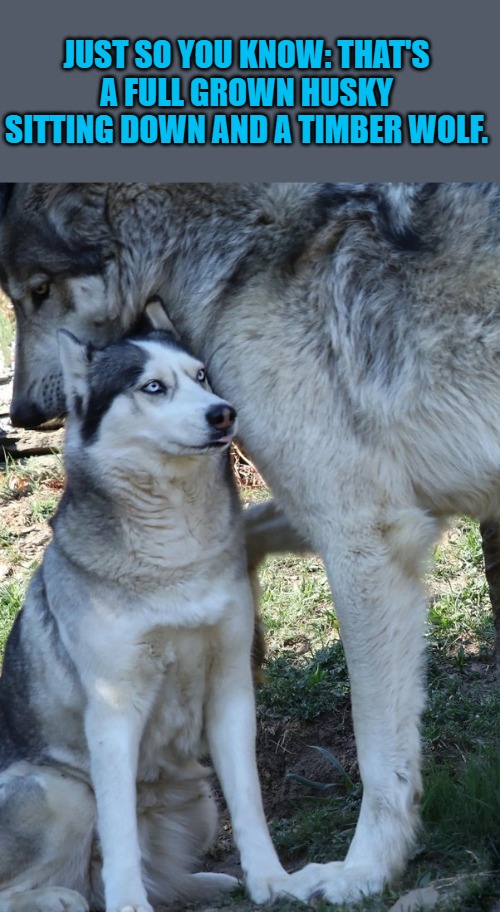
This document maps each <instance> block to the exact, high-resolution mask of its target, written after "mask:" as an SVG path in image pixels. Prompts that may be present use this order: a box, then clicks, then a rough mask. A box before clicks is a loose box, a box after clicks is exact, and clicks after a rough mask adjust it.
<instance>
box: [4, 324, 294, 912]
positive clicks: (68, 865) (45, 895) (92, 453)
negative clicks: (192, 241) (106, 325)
mask: <svg viewBox="0 0 500 912" xmlns="http://www.w3.org/2000/svg"><path fill="white" fill-rule="evenodd" d="M59 339H60V360H61V367H62V377H63V380H62V388H63V391H64V394H65V396H66V402H67V411H68V416H69V417H68V423H67V436H66V443H65V466H66V485H65V490H64V494H63V497H62V499H61V502H60V504H59V507H58V509H57V512H56V515H55V518H54V519H53V533H54V534H53V540H52V542H51V543H50V544H49V546H48V548H47V550H46V552H45V555H44V558H43V561H42V564H41V565H40V567H39V569H38V570H37V571H36V573H35V575H34V577H33V580H32V582H31V585H30V588H29V591H28V595H27V598H26V602H25V604H24V606H23V608H22V610H21V612H20V614H19V616H18V618H17V619H16V622H15V624H14V627H13V630H12V632H11V635H10V638H9V640H8V644H7V649H6V655H5V664H4V669H3V674H2V677H1V679H0V730H1V738H0V770H1V772H0V910H1V912H54V910H56V912H57V910H60V909H62V910H66V912H83V910H86V909H88V908H89V907H90V908H92V909H104V908H106V909H107V910H108V912H111V910H113V912H120V910H121V912H131V910H132V912H150V910H151V907H152V904H155V903H165V902H168V901H170V900H172V899H175V898H182V899H183V900H195V899H201V898H205V899H206V898H209V899H210V898H212V897H214V896H216V895H217V894H219V893H224V892H227V891H228V890H231V889H233V888H234V886H235V885H237V881H236V880H235V878H233V877H230V876H227V875H224V874H211V873H192V871H193V868H194V866H195V865H196V862H197V860H199V857H200V855H201V854H202V853H203V852H204V851H205V850H206V849H207V847H208V846H209V845H210V843H211V841H212V840H213V838H214V834H215V828H216V820H217V812H216V806H215V802H214V799H213V797H212V795H211V793H210V790H209V787H208V784H207V774H208V770H207V768H206V767H204V766H202V765H201V763H200V757H201V756H202V755H203V754H204V752H205V750H206V749H208V751H209V754H210V756H211V758H212V761H213V764H214V767H215V769H216V771H217V773H218V775H219V778H220V782H221V785H222V789H223V791H224V793H225V796H226V799H227V803H228V807H229V809H230V813H231V817H232V823H233V831H234V837H235V841H236V844H237V846H238V847H239V849H240V853H241V862H242V868H243V871H244V874H245V879H246V885H247V888H248V891H249V893H250V896H251V897H252V898H253V899H254V900H255V901H257V902H264V901H266V900H268V899H272V898H274V897H275V896H277V895H280V894H282V893H287V894H290V895H293V894H294V887H293V883H294V880H293V878H292V877H291V876H290V875H288V874H286V872H285V871H284V869H283V868H282V866H281V864H280V862H279V860H278V857H277V855H276V852H275V850H274V847H273V844H272V842H271V838H270V836H269V832H268V829H267V826H266V823H265V819H264V812H263V808H262V801H261V795H260V788H259V782H258V776H257V769H256V760H255V746H254V740H255V709H254V695H253V684H252V672H251V662H250V649H251V643H252V636H253V596H252V590H251V588H250V585H249V580H248V576H247V572H246V564H245V553H244V543H243V538H242V529H241V522H240V510H239V506H238V501H237V493H236V491H235V487H234V485H233V483H232V476H231V470H230V465H229V461H228V452H227V451H228V446H229V443H230V441H231V439H232V437H233V434H234V432H235V429H236V414H235V411H234V409H233V408H232V406H231V405H229V403H228V402H226V401H224V400H223V399H221V398H219V397H218V396H216V395H214V394H213V393H212V392H211V390H210V388H209V386H208V382H207V376H206V371H205V368H204V366H203V364H202V363H201V362H200V361H199V360H198V359H195V358H193V357H192V356H191V355H189V354H188V353H187V352H186V351H185V350H184V349H183V348H182V347H181V346H180V345H179V344H178V343H177V342H175V341H174V340H173V338H172V336H171V335H169V334H167V333H165V332H163V331H157V332H152V333H149V334H148V335H146V336H144V337H136V338H132V340H130V341H128V340H127V341H124V342H118V343H115V344H112V345H110V346H108V347H105V348H95V347H93V346H92V345H83V344H81V343H80V342H79V341H78V340H76V338H75V337H74V336H73V335H71V334H68V333H67V332H66V331H64V330H62V331H61V332H60V334H59ZM205 745H206V747H205ZM295 879H297V877H296V875H295Z"/></svg>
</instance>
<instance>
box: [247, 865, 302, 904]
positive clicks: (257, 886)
mask: <svg viewBox="0 0 500 912" xmlns="http://www.w3.org/2000/svg"><path fill="white" fill-rule="evenodd" d="M245 886H246V888H247V891H248V893H249V895H250V898H251V899H252V900H253V902H255V903H258V904H259V905H262V904H263V903H269V902H274V900H275V899H278V898H279V897H282V898H284V897H288V898H293V899H304V898H305V897H303V896H301V895H298V893H296V892H295V891H294V884H293V880H292V875H291V874H287V873H286V871H285V870H283V872H282V873H280V874H270V875H267V876H266V875H259V876H253V877H247V878H246V880H245Z"/></svg>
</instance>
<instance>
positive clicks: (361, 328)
mask: <svg viewBox="0 0 500 912" xmlns="http://www.w3.org/2000/svg"><path fill="white" fill-rule="evenodd" d="M4 209H5V214H4V219H3V229H2V234H1V241H0V262H1V264H2V265H1V270H2V272H1V275H2V281H3V284H4V287H5V288H6V290H7V291H8V293H9V294H10V296H11V297H12V299H13V301H14V306H15V308H16V313H17V321H18V349H17V356H16V357H17V369H16V381H15V392H14V401H13V406H12V414H13V418H14V420H15V421H17V422H18V423H21V424H29V423H33V424H36V423H38V422H39V421H40V420H41V419H43V418H45V417H49V416H50V415H54V414H57V413H58V412H60V411H61V410H62V408H63V402H62V398H61V395H60V390H59V376H60V370H59V362H58V353H57V348H56V345H55V341H54V339H55V329H56V328H57V327H58V326H59V325H64V326H66V327H68V328H69V329H72V328H73V331H75V332H77V333H80V334H81V335H83V336H84V337H85V338H89V339H94V340H95V341H99V340H100V339H102V338H106V339H113V338H117V337H119V336H120V335H121V334H122V333H123V332H124V331H126V330H128V329H129V328H130V327H131V326H133V325H134V323H135V322H136V320H137V319H138V317H139V314H138V306H137V302H138V301H143V300H144V299H145V298H146V297H147V296H148V295H151V294H156V293H159V294H160V295H162V296H163V298H164V299H165V300H166V303H167V307H168V310H169V313H170V316H171V317H172V319H173V322H174V324H175V325H176V327H177V329H178V330H179V332H180V334H181V337H182V338H183V339H185V340H186V341H187V342H188V343H189V345H190V346H191V347H192V349H193V350H194V351H196V352H198V353H200V355H201V356H202V357H203V358H204V359H205V360H206V361H207V363H208V366H209V370H210V373H211V376H212V378H213V382H214V384H215V386H216V388H217V390H218V391H220V392H221V394H222V395H226V396H228V397H229V398H230V400H231V401H232V402H234V403H235V406H236V408H237V409H238V413H239V419H240V432H241V436H242V438H243V441H244V443H245V446H246V448H247V449H248V451H249V452H250V455H251V456H253V458H254V459H255V460H256V462H257V464H258V466H259V468H260V469H261V470H262V471H263V473H264V475H265V477H266V478H267V479H268V481H269V482H270V484H271V486H272V488H273V492H274V494H275V496H276V498H277V501H278V504H279V506H280V507H281V508H282V509H283V510H284V512H285V514H286V516H287V519H288V521H289V523H290V524H291V526H293V527H294V528H295V529H297V530H299V531H300V533H301V534H302V535H303V536H304V538H305V539H307V540H308V541H309V542H310V543H311V545H312V546H313V547H314V548H315V549H316V550H317V551H318V552H319V553H320V554H321V555H322V557H323V558H324V560H325V564H326V567H327V571H328V576H329V579H330V583H331V586H332V592H333V596H334V599H335V605H336V610H337V613H338V616H339V620H340V625H341V631H342V637H343V642H344V646H345V650H346V655H347V661H348V665H349V671H350V676H351V684H352V703H353V717H354V726H355V732H356V739H357V747H358V758H359V764H360V770H361V775H362V778H363V784H364V793H363V802H362V809H361V814H360V819H359V822H358V827H357V830H356V834H355V836H354V839H353V842H352V845H351V847H350V849H349V852H348V855H347V858H346V860H345V861H344V862H339V863H331V864H328V865H325V866H317V865H314V866H311V867H310V868H308V869H306V874H307V876H308V877H309V880H308V881H307V879H306V880H304V878H303V879H302V881H301V889H302V890H303V895H304V898H307V897H308V896H309V895H310V894H311V893H314V892H316V891H318V890H322V891H323V893H324V895H325V896H326V897H327V898H329V899H330V900H332V901H338V902H343V901H345V900H350V899H353V898H356V897H359V895H360V894H362V893H369V892H371V891H373V890H377V889H379V888H380V887H381V885H382V884H383V883H384V882H385V881H386V880H387V879H388V878H390V877H392V876H393V875H394V874H395V873H396V872H397V871H398V870H399V869H400V868H401V867H402V865H403V864H404V861H405V858H406V856H407V853H408V850H409V847H410V845H411V843H412V840H413V837H414V833H415V827H416V823H417V820H418V796H419V793H420V787H421V780H420V746H419V723H420V716H421V711H422V706H423V700H424V689H423V684H422V678H423V674H422V672H423V659H422V630H423V623H424V606H425V597H424V592H423V590H422V586H421V583H420V574H421V568H422V563H423V561H424V559H425V558H426V555H427V554H428V552H429V549H430V546H431V544H432V542H433V541H434V540H435V538H436V535H437V534H438V532H439V530H440V528H441V527H442V524H443V523H444V522H445V521H446V519H447V518H448V516H450V515H452V514H455V513H457V512H466V513H469V514H470V515H472V516H475V517H478V518H479V519H495V518H498V516H499V513H500V486H499V480H500V424H499V421H498V415H499V413H500V188H499V187H498V186H497V185H466V186H458V185H453V184H444V185H423V186H416V185H415V186H413V185H412V186H408V187H405V186H390V185H389V186H386V185H382V186H373V185H367V186H359V187H351V186H330V185H319V186H317V185H309V184H307V185H301V186H295V185H284V186H281V185H278V186H264V185H256V186H240V185H237V186H203V185H196V184H195V185H191V186H189V185H181V186H168V185H167V186H164V185H155V186H147V185H110V186H103V185H85V186H78V185H69V186H36V185H34V186H24V187H15V188H14V189H13V190H12V191H7V192H6V194H5V200H4ZM265 509H266V510H269V509H270V510H271V511H272V510H274V509H275V508H274V507H271V508H269V507H266V508H265ZM273 515H274V517H276V516H277V515H278V514H277V513H276V512H275V513H274V514H273ZM272 518H273V517H272V516H271V519H272ZM271 524H272V523H271ZM277 525H278V527H279V529H280V531H281V533H282V535H283V539H282V540H286V535H287V533H286V528H287V527H286V526H285V525H284V524H283V523H280V522H278V524H277Z"/></svg>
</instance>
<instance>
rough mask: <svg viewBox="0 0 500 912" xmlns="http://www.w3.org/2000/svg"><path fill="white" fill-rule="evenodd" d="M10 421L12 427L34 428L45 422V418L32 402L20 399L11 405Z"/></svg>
mask: <svg viewBox="0 0 500 912" xmlns="http://www.w3.org/2000/svg"><path fill="white" fill-rule="evenodd" d="M10 420H11V422H12V424H13V425H14V427H20V428H36V427H38V425H39V424H42V423H43V422H44V421H46V420H47V417H46V415H44V414H43V412H41V411H40V409H39V408H38V406H36V405H35V404H34V403H33V402H30V401H29V400H26V399H22V400H21V401H20V402H16V403H15V404H14V403H13V404H12V405H11V408H10Z"/></svg>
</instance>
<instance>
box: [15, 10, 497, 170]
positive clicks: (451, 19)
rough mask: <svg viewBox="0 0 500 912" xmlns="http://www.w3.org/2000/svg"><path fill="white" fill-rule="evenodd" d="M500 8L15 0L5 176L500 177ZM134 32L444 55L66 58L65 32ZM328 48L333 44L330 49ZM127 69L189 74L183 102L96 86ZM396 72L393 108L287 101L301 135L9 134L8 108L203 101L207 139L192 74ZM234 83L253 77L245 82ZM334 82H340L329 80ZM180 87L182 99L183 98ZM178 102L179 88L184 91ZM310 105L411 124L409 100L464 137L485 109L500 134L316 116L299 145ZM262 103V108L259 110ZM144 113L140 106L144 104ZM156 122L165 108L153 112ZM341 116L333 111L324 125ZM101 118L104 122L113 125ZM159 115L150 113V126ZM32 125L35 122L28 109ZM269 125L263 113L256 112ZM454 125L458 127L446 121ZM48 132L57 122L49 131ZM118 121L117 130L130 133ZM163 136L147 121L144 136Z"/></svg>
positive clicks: (122, 35) (88, 108)
mask: <svg viewBox="0 0 500 912" xmlns="http://www.w3.org/2000/svg"><path fill="white" fill-rule="evenodd" d="M499 24H500V11H499V9H498V7H496V6H495V4H493V3H491V2H489V0H488V2H486V0H477V2H474V3H470V2H464V0H455V2H449V0H441V2H440V0H433V2H429V0H424V2H418V3H411V4H410V3H408V2H404V0H399V2H385V3H375V2H368V0H362V2H361V0H351V2H349V3H343V4H340V3H327V2H325V0H303V2H302V3H298V2H297V0H291V2H289V3H288V4H285V3H279V4H278V3H277V2H275V0H255V2H252V3H237V2H234V0H233V2H225V3H218V4H217V5H215V4H210V3H207V2H204V3H202V2H199V0H197V2H196V3H195V2H191V0H186V2H180V3H178V4H176V6H175V8H174V6H173V4H160V3H158V2H157V0H155V2H151V0H141V2H137V0H134V2H132V0H122V2H120V3H117V2H106V0H99V2H98V0H85V2H84V3H79V4H75V3H69V2H60V0H57V2H52V3H50V2H48V3H46V4H39V3H22V2H18V3H16V4H14V3H12V4H10V5H9V8H8V16H7V15H6V12H5V11H4V21H3V23H2V31H1V33H0V85H1V87H2V88H1V94H0V98H1V105H0V108H1V110H0V118H1V131H0V132H1V139H0V166H1V168H0V173H1V176H2V179H3V180H50V181H53V180H56V181H59V180H60V181H67V180H76V181H82V180H83V181H86V180H103V181H110V180H141V181H171V180H172V181H173V180H176V181H177V180H191V181H199V180H222V181H228V180H235V181H243V180H244V181H247V180H257V181H258V180H285V181H288V180H367V179H368V180H381V181H384V180H395V181H397V180H410V181H413V180H415V181H420V180H469V179H474V180H477V179H485V180H497V179H498V178H499V176H500V153H499V144H500V114H499V101H498V84H499V79H498V74H499V69H500V64H499V62H498V57H499V55H498V51H497V43H498V34H499ZM83 37H85V38H93V39H98V38H108V39H113V38H115V39H128V40H129V41H130V44H131V47H132V46H133V44H134V42H135V40H136V39H139V38H148V39H152V40H154V39H158V38H165V39H168V40H169V41H170V42H171V43H172V45H173V46H175V41H176V39H178V38H195V39H201V38H205V39H214V38H223V39H232V43H233V47H234V48H237V46H238V39H240V38H265V39H278V40H282V39H298V38H317V39H324V41H325V47H326V48H327V49H329V48H333V47H334V43H335V41H336V39H338V38H360V39H372V40H375V39H381V38H383V39H397V38H409V39H415V38H425V39H427V40H428V41H429V42H430V45H431V57H432V64H431V66H430V67H429V68H427V69H414V68H412V67H411V66H408V65H406V66H404V67H403V68H402V69H396V70H391V71H390V72H389V71H384V70H377V71H376V72H375V71H370V72H366V71H364V72H361V71H355V72H347V71H340V70H339V69H338V67H337V66H336V65H335V63H334V66H333V68H328V67H326V68H323V69H322V70H321V72H319V71H314V72H313V71H311V72H307V73H306V72H304V71H302V72H300V73H299V71H297V70H296V69H294V68H293V67H292V68H287V66H285V67H282V68H277V69H276V70H272V71H271V70H268V71H267V72H264V71H262V70H259V71H254V70H251V69H250V70H247V71H246V72H245V73H241V72H239V70H238V67H237V66H234V65H233V66H232V67H230V68H229V69H227V70H221V69H219V70H216V69H207V70H200V69H195V68H193V69H192V70H191V71H190V72H188V73H186V72H185V71H182V70H180V68H179V67H178V66H177V65H175V66H172V67H171V68H168V69H165V70H161V69H160V70H145V71H141V70H140V69H138V68H136V67H135V66H133V64H132V60H133V56H134V55H133V53H132V50H131V49H129V56H128V59H127V62H128V63H129V65H128V66H127V69H126V71H120V72H117V71H116V70H113V69H110V70H101V69H98V68H96V67H94V68H91V69H84V70H83V69H81V70H78V69H71V70H70V69H63V68H62V66H61V63H62V60H63V49H64V42H65V39H67V38H83ZM326 59H327V57H325V60H326ZM124 75H127V76H141V77H144V76H149V77H168V79H167V81H166V82H165V83H164V88H166V90H167V93H168V92H170V93H172V91H173V90H174V89H175V83H173V81H172V77H173V76H175V77H180V78H181V79H182V83H181V86H182V92H183V100H186V99H187V100H186V104H185V105H184V106H183V107H182V108H181V107H175V105H174V106H173V107H170V108H169V107H168V106H165V105H163V106H161V107H158V106H156V107H155V106H153V107H151V108H144V107H143V108H139V107H137V106H136V107H134V108H129V109H127V110H126V111H125V109H124V108H123V107H120V108H119V109H118V112H117V111H114V110H113V109H111V108H108V109H105V108H103V109H101V111H99V109H98V106H97V105H98V91H99V86H100V84H101V79H102V77H103V76H115V77H117V83H118V84H119V85H120V84H121V79H122V77H123V76H124ZM242 75H244V76H251V77H259V76H262V77H277V78H278V77H279V78H282V79H283V78H284V77H295V85H296V86H298V85H299V83H298V80H299V77H300V76H314V77H321V78H324V79H326V80H330V79H331V78H333V79H336V78H337V77H339V78H342V77H347V76H352V77H370V76H372V77H374V76H375V77H380V78H392V77H393V78H394V83H393V85H392V89H391V99H390V100H391V105H390V108H389V109H387V108H381V107H376V108H373V109H367V108H362V109H361V108H359V109H358V108H357V107H354V108H349V107H341V106H335V107H332V106H328V105H325V104H323V106H321V107H320V108H315V109H308V110H305V109H303V108H302V107H301V104H300V98H296V102H297V101H298V104H297V105H296V108H295V110H291V109H290V108H285V107H283V108H281V109H280V110H281V111H282V112H283V113H288V114H289V115H290V122H291V123H292V125H293V129H294V142H293V144H291V145H286V144H283V145H273V143H272V142H271V141H269V140H268V141H267V142H265V143H262V144H256V145H251V144H238V145H222V144H220V145H211V144H210V142H208V141H207V142H205V143H204V144H201V143H199V142H198V143H193V144H192V145H187V144H184V145H176V144H174V143H173V142H170V143H164V144H162V143H161V142H157V143H155V144H148V143H147V142H138V143H137V144H129V145H120V144H119V143H118V142H116V141H115V143H114V144H113V145H111V144H104V143H97V142H96V143H94V145H89V144H80V145H78V144H56V143H52V142H47V143H46V144H45V145H40V144H37V143H32V144H22V143H19V144H12V145H9V144H8V143H7V142H6V141H5V129H4V118H5V117H6V116H7V115H9V114H12V113H13V112H16V113H18V114H23V115H24V114H25V113H35V114H58V113H86V114H94V115H97V114H99V113H101V114H104V113H107V114H108V115H109V114H113V116H114V120H115V122H118V121H119V115H120V114H121V113H128V114H132V115H137V116H140V115H143V114H150V115H152V116H153V118H155V116H156V115H159V114H162V115H163V118H164V121H163V123H164V125H165V117H167V116H169V115H172V114H175V115H180V114H181V113H182V114H183V115H185V116H188V115H196V114H198V115H199V114H205V115H207V117H206V132H207V140H208V139H209V138H210V129H211V115H212V114H213V113H214V111H213V110H211V111H207V109H206V108H202V107H198V108H194V107H192V106H190V104H189V99H188V98H187V96H188V88H189V82H190V80H191V79H192V78H193V77H203V78H206V79H210V78H211V77H213V76H218V77H222V78H224V79H227V80H230V79H232V78H235V77H239V76H242ZM235 86H236V88H238V86H241V84H240V83H237V84H235ZM325 86H326V88H327V89H328V88H331V89H332V91H333V90H335V89H336V83H335V84H334V83H331V82H329V81H328V82H327V83H325ZM171 100H172V98H171ZM173 102H175V97H174V99H173ZM300 111H302V112H303V113H307V114H320V115H322V116H324V117H325V118H328V117H331V116H332V115H341V114H352V113H353V111H354V112H360V113H362V114H364V115H370V114H373V115H380V114H383V113H394V114H399V115H401V117H402V122H403V123H404V124H405V125H406V122H407V121H406V116H407V114H408V113H419V112H427V113H432V112H434V113H436V114H438V115H441V114H464V115H465V117H463V118H461V120H460V124H461V127H460V129H459V130H458V134H457V135H458V136H459V137H461V138H462V139H463V138H464V137H466V136H467V135H468V134H467V131H468V130H470V125H471V120H470V117H469V115H470V114H478V113H484V114H485V115H486V132H487V134H488V137H489V142H488V143H484V142H481V143H480V144H478V145H471V144H468V143H465V142H464V143H453V144H449V143H447V142H446V139H447V138H449V135H450V134H449V129H448V127H449V124H451V123H452V121H451V119H450V120H449V121H445V122H444V123H443V130H442V133H441V135H442V138H443V139H444V140H445V141H443V142H441V143H440V142H436V143H434V144H433V145H424V144H421V145H410V144H409V143H408V141H407V133H406V132H405V135H404V139H405V142H403V144H401V145H382V144H376V143H372V144H368V143H366V144H352V145H342V144H340V143H339V142H338V141H336V142H330V143H328V144H320V143H317V142H314V139H318V138H319V137H320V136H321V130H319V131H317V132H315V131H316V122H314V124H313V129H312V132H311V139H312V140H313V141H312V142H311V143H310V144H301V143H300V141H299V139H300V135H299V132H298V129H299V128H298V125H297V124H296V120H295V115H296V114H297V113H298V112H300ZM215 113H219V114H228V115H229V114H240V115H241V114H243V115H245V114H250V113H254V114H255V113H257V112H256V111H251V109H249V108H248V107H247V106H246V105H243V106H241V107H239V108H235V107H232V108H223V107H220V108H216V109H215ZM261 113H263V112H261ZM265 113H266V115H267V119H268V130H269V133H270V134H271V136H272V131H273V125H274V115H275V114H276V113H277V112H276V111H275V110H274V111H273V110H272V109H268V110H266V112H265ZM132 120H133V117H132ZM155 122H156V121H155ZM325 124H326V125H327V126H328V124H329V125H330V126H331V121H330V122H327V120H324V121H322V123H321V127H323V125H325ZM101 126H102V124H101ZM145 126H146V127H147V124H146V125H145ZM23 130H24V131H25V132H24V133H23V136H24V137H26V136H27V135H29V134H28V133H27V132H26V125H25V123H24V122H23ZM256 130H257V132H256V134H255V135H258V124H256ZM447 131H448V132H447ZM48 135H49V137H50V135H51V133H50V128H49V130H48ZM118 135H119V129H118V124H117V123H116V126H115V137H118ZM147 135H151V134H148V133H147V132H145V133H144V136H147Z"/></svg>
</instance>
